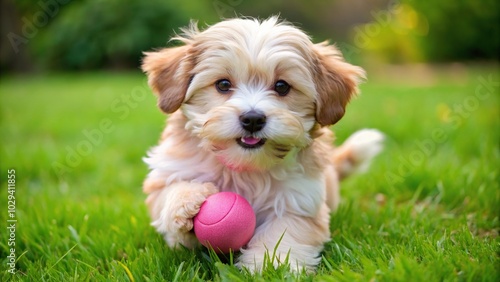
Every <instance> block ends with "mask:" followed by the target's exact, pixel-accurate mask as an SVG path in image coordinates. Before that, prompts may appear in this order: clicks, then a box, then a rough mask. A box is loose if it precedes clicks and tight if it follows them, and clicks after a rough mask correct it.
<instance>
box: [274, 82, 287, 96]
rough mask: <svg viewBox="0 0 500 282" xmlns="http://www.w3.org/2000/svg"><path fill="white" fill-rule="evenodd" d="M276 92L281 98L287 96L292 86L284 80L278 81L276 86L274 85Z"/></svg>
mask: <svg viewBox="0 0 500 282" xmlns="http://www.w3.org/2000/svg"><path fill="white" fill-rule="evenodd" d="M274 91H276V93H278V95H280V96H286V94H288V92H290V84H288V83H287V82H286V81H284V80H278V81H276V84H274Z"/></svg>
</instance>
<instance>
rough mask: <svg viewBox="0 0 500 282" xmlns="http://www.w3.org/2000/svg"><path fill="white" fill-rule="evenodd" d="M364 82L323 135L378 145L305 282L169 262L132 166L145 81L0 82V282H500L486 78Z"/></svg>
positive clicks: (158, 126) (375, 73)
mask: <svg viewBox="0 0 500 282" xmlns="http://www.w3.org/2000/svg"><path fill="white" fill-rule="evenodd" d="M369 77H370V79H369V80H368V81H367V82H366V83H365V84H363V85H362V87H361V88H362V93H363V94H362V95H361V96H360V97H359V98H357V99H355V100H353V101H352V103H351V105H350V106H349V107H348V110H347V114H346V116H345V117H344V119H342V120H341V121H340V122H339V123H338V124H337V125H334V126H332V129H333V130H334V131H335V133H336V134H337V137H338V141H339V142H341V141H342V140H344V139H345V138H347V137H348V136H349V135H350V134H351V133H353V132H354V131H356V130H358V129H361V128H365V127H368V128H378V129H380V130H381V131H383V132H384V133H385V134H386V135H387V140H386V148H385V150H384V152H383V153H382V154H381V155H380V156H379V157H378V158H377V159H376V161H375V162H374V163H373V166H372V167H371V169H370V170H369V171H368V172H367V173H365V174H361V175H356V176H353V177H351V178H349V179H348V180H346V181H344V182H343V190H342V195H343V203H342V205H341V207H340V210H339V211H338V212H337V213H336V214H335V215H334V216H333V217H332V222H331V230H332V240H331V242H329V243H328V244H327V245H326V246H325V250H324V252H323V253H322V262H321V264H320V266H319V268H318V271H317V273H315V274H309V275H308V274H305V273H300V274H292V273H290V272H288V270H287V268H286V267H279V268H278V269H276V270H275V269H272V268H270V267H268V268H266V269H265V270H264V271H263V273H261V274H258V275H250V274H249V273H247V272H245V271H243V272H241V271H239V270H237V269H236V268H235V267H234V266H232V265H231V261H232V260H231V258H217V257H216V256H214V255H213V254H211V253H209V252H207V251H206V250H203V249H197V250H194V251H190V250H184V249H181V250H177V251H173V250H170V249H169V248H167V247H166V245H165V244H164V242H163V240H162V238H161V237H160V236H159V235H158V234H157V233H156V232H155V230H154V229H153V228H152V227H151V226H150V224H149V217H148V214H147V210H146V207H145V205H144V199H145V196H144V195H143V194H142V191H141V183H142V180H143V179H144V177H145V175H146V173H147V168H146V166H145V165H144V164H143V162H142V160H141V158H142V157H143V156H144V155H145V152H146V151H147V150H148V148H149V147H151V146H153V145H154V144H155V143H156V142H157V140H158V137H159V134H160V131H161V130H162V128H163V126H164V124H165V116H164V115H162V114H161V113H160V112H159V110H157V108H156V101H155V98H154V97H153V95H151V93H150V91H149V90H148V88H147V86H146V81H145V77H144V76H143V75H142V74H140V73H139V72H134V73H105V72H102V73H88V74H77V73H75V74H50V75H37V76H32V77H22V76H7V77H5V76H4V77H3V78H1V79H0V110H1V112H0V116H1V123H0V130H1V132H2V135H1V155H0V156H1V164H0V168H1V170H0V175H1V176H0V179H1V196H0V207H2V211H0V222H1V226H0V227H1V228H0V234H1V236H0V238H1V241H0V254H1V256H0V261H1V266H0V271H1V273H0V280H2V281H8V280H9V279H12V280H13V281H16V280H25V281H71V280H77V281H87V280H92V281H95V280H110V281H127V280H134V281H158V280H167V281H202V280H212V281H240V280H242V281H274V280H275V281H294V280H300V281H427V282H430V281H499V280H500V274H499V270H498V266H499V265H500V260H499V243H500V240H499V238H498V232H499V227H500V224H499V214H500V203H499V200H500V189H499V182H500V176H499V167H500V150H499V141H500V123H499V121H500V118H499V117H500V114H499V109H500V101H499V100H500V95H499V71H498V68H497V67H492V66H482V67H477V66H463V65H454V66H441V67H433V68H429V67H425V66H419V67H417V68H394V67H393V68H384V69H373V70H370V71H369ZM9 177H10V179H13V178H15V184H14V183H12V182H13V181H11V186H10V189H8V179H9ZM14 185H15V186H14ZM14 188H15V190H14ZM9 191H10V192H11V195H13V196H15V208H14V207H12V206H9V204H12V203H8V196H9ZM14 191H15V192H14ZM11 200H13V198H12V197H11ZM9 216H10V217H9ZM8 220H16V221H15V222H14V221H8ZM13 224H14V225H15V228H10V229H8V228H7V227H10V226H12V225H13ZM12 236H14V237H15V241H14V242H15V246H13V245H12V243H11V242H12V241H9V238H10V237H12ZM11 248H15V260H16V264H15V274H11V273H10V272H9V269H10V266H9V264H8V263H9V261H10V258H9V256H10V255H11ZM271 251H272V250H271Z"/></svg>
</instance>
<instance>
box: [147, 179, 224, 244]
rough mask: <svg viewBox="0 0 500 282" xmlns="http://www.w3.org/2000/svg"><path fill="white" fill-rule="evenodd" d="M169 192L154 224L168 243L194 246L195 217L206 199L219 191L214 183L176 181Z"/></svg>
mask: <svg viewBox="0 0 500 282" xmlns="http://www.w3.org/2000/svg"><path fill="white" fill-rule="evenodd" d="M165 189H169V190H168V194H167V195H166V197H165V200H164V203H163V208H162V211H161V214H160V216H159V218H158V219H157V220H156V221H154V222H153V226H155V227H156V229H157V230H158V231H159V232H160V233H163V234H165V240H166V241H167V243H168V244H169V245H170V246H172V247H174V246H176V245H177V244H178V243H180V244H182V245H184V246H187V247H192V246H194V245H195V244H196V238H195V237H194V235H193V233H192V232H189V231H191V230H192V229H193V217H195V216H196V215H197V214H198V212H199V211H200V207H201V205H202V204H203V202H204V201H205V199H206V198H207V197H208V196H210V195H212V194H215V193H217V192H218V190H217V188H216V187H215V186H214V185H213V184H212V183H190V182H182V183H176V184H174V185H173V186H171V187H166V188H165Z"/></svg>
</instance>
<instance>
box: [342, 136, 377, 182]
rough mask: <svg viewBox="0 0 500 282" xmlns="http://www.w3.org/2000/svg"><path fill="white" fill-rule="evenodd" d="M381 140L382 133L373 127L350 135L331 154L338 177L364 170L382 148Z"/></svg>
mask: <svg viewBox="0 0 500 282" xmlns="http://www.w3.org/2000/svg"><path fill="white" fill-rule="evenodd" d="M383 140H384V134H382V133H381V132H380V131H378V130H375V129H363V130H360V131H357V132H355V133H354V134H353V135H351V136H350V137H349V138H348V139H347V140H346V141H345V142H344V143H343V144H342V146H340V147H338V148H337V149H336V150H335V152H334V154H333V163H334V165H335V168H336V169H337V171H338V173H339V177H340V179H343V178H345V177H347V176H349V175H350V174H352V173H354V172H363V171H365V170H366V169H367V168H368V167H369V166H370V163H371V160H372V159H373V158H374V157H375V156H376V155H377V154H378V153H379V152H380V151H381V150H382V147H383V145H382V142H383Z"/></svg>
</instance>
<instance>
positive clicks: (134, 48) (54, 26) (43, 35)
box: [1, 0, 217, 70]
mask: <svg viewBox="0 0 500 282" xmlns="http://www.w3.org/2000/svg"><path fill="white" fill-rule="evenodd" d="M6 1H8V2H9V3H8V4H9V5H2V8H3V7H7V8H8V9H3V10H2V15H3V14H6V15H9V14H14V15H15V14H18V15H20V16H14V17H9V18H8V19H7V17H2V57H1V65H2V69H3V70H5V69H18V70H23V69H30V67H29V66H26V64H27V63H29V62H28V60H26V59H24V60H23V63H22V65H23V66H24V67H15V65H16V63H17V64H19V61H18V59H21V58H26V57H31V58H33V60H32V61H30V63H32V64H33V63H34V64H35V65H36V66H35V67H36V68H39V69H40V68H41V69H95V68H130V67H138V66H139V64H140V58H141V57H142V52H143V51H147V50H151V49H152V48H160V47H164V46H166V45H167V44H168V39H169V38H170V37H171V36H172V35H173V34H174V32H175V31H178V30H179V29H178V28H179V27H182V26H186V25H188V23H189V20H190V18H192V17H194V18H196V17H203V18H204V19H205V20H206V21H209V22H214V21H215V20H216V19H217V17H216V15H215V11H214V10H213V8H212V7H211V5H210V2H206V1H203V2H204V3H202V2H200V3H192V2H190V1H182V0H169V1H165V0H148V1H142V0H128V1H120V0H82V1H71V0H18V1H15V2H14V1H13V0H6ZM2 2H3V1H2ZM206 11H208V12H206ZM210 12H211V13H210ZM4 19H5V20H4ZM4 21H5V22H6V24H5V25H4V24H3V23H4ZM4 26H5V28H4Z"/></svg>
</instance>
